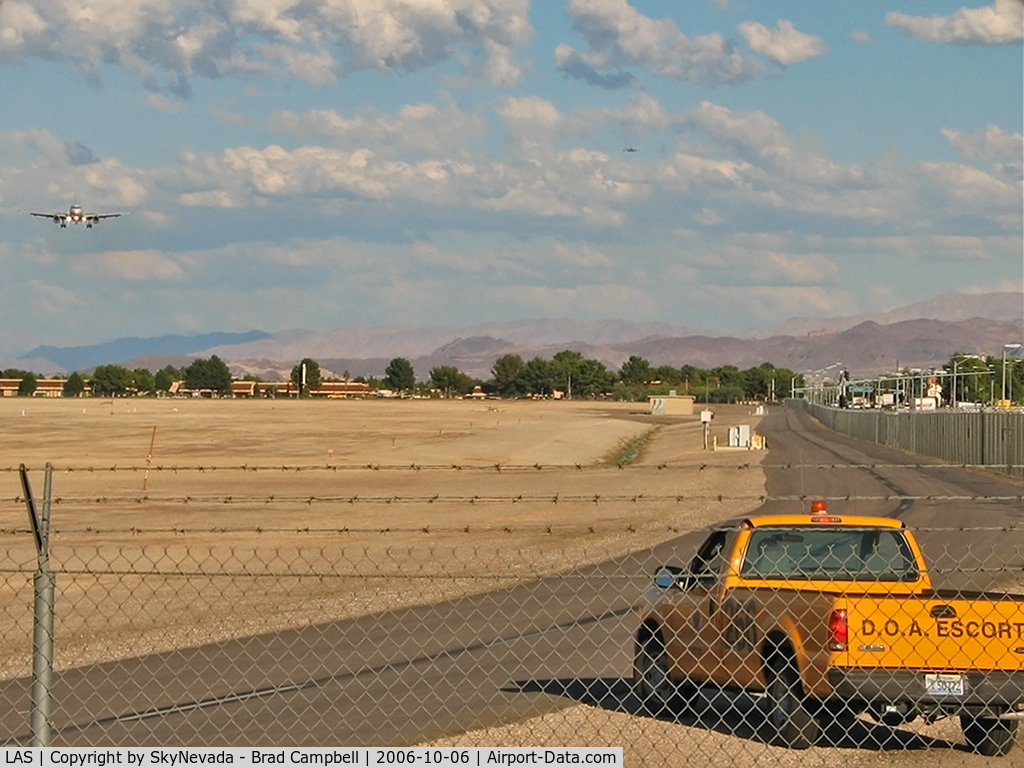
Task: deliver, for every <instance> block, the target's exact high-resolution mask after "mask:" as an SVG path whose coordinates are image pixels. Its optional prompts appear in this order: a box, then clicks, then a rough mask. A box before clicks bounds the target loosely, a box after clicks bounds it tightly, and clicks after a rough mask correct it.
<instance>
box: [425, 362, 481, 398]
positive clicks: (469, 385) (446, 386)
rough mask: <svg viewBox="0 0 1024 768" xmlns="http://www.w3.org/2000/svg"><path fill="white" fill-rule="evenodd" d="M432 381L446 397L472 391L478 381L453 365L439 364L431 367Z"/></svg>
mask: <svg viewBox="0 0 1024 768" xmlns="http://www.w3.org/2000/svg"><path fill="white" fill-rule="evenodd" d="M430 383H431V384H433V385H434V387H436V388H437V389H439V390H441V391H442V392H444V394H445V397H453V396H455V395H465V394H467V393H468V392H472V391H473V386H474V384H475V383H476V382H475V381H474V380H473V379H472V378H470V377H469V376H467V375H466V374H465V373H463V372H462V371H460V370H459V369H458V368H456V367H455V366H453V365H439V366H437V367H436V368H431V369H430Z"/></svg>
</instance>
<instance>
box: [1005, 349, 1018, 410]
mask: <svg viewBox="0 0 1024 768" xmlns="http://www.w3.org/2000/svg"><path fill="white" fill-rule="evenodd" d="M1008 349H1020V344H1016V343H1014V344H1003V377H1002V378H1003V382H1002V383H1003V396H1002V400H1003V401H1004V402H1005V401H1006V350H1008Z"/></svg>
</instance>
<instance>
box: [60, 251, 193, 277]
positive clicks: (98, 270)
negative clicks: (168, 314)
mask: <svg viewBox="0 0 1024 768" xmlns="http://www.w3.org/2000/svg"><path fill="white" fill-rule="evenodd" d="M72 269H73V270H74V271H75V272H76V273H77V274H79V275H91V276H98V277H105V278H114V279H117V280H128V281H133V282H134V281H142V280H158V281H165V280H181V279H183V278H184V276H185V273H184V271H183V270H182V268H181V265H179V264H178V263H177V262H175V261H173V260H171V259H169V258H167V257H166V256H164V255H163V254H161V253H159V252H158V251H153V250H149V251H106V252H104V253H97V254H91V255H86V256H83V257H81V258H79V259H76V260H75V261H74V262H73V263H72Z"/></svg>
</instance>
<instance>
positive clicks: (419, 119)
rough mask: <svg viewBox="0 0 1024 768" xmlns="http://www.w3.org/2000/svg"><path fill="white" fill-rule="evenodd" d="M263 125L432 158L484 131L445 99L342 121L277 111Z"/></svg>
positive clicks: (329, 114)
mask: <svg viewBox="0 0 1024 768" xmlns="http://www.w3.org/2000/svg"><path fill="white" fill-rule="evenodd" d="M267 127H268V128H270V130H272V131H278V132H282V133H288V134H290V135H292V136H296V137H298V138H301V139H310V138H315V139H326V140H328V141H329V142H331V144H333V145H334V146H335V147H338V148H353V149H355V148H372V149H373V150H374V151H375V152H380V151H384V150H388V149H390V150H401V151H406V152H427V153H431V154H439V153H445V152H450V153H455V154H457V153H458V151H459V150H460V149H461V148H463V147H464V146H465V145H466V144H467V143H468V142H470V141H471V140H473V139H475V138H478V137H480V136H483V135H484V133H485V132H486V126H485V124H484V121H483V119H482V118H481V117H480V116H479V115H474V114H468V113H465V112H463V111H461V110H460V109H459V108H458V106H457V105H456V104H455V102H454V101H453V100H452V99H451V98H450V97H449V96H447V95H444V96H443V97H442V98H441V100H440V103H439V104H430V103H419V104H407V105H405V106H403V107H401V108H400V109H399V110H398V111H397V112H396V113H394V114H392V115H381V114H378V113H376V112H372V111H366V110H364V111H360V112H359V113H358V114H357V115H355V116H353V117H346V116H344V115H341V114H339V113H338V112H336V111H334V110H333V109H317V110H312V111H310V112H306V113H305V114H302V115H297V114H295V113H294V112H278V113H276V114H275V115H273V116H272V117H271V118H270V120H269V121H268V123H267Z"/></svg>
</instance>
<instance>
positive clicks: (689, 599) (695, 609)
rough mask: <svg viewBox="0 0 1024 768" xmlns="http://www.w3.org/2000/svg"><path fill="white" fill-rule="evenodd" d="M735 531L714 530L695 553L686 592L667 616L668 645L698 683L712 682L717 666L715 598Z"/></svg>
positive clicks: (669, 649)
mask: <svg viewBox="0 0 1024 768" xmlns="http://www.w3.org/2000/svg"><path fill="white" fill-rule="evenodd" d="M735 533H736V532H735V531H734V530H725V529H723V530H718V531H714V532H713V533H712V534H711V535H710V536H708V538H707V539H706V540H705V541H704V543H703V544H702V545H701V546H700V549H698V550H697V555H696V557H694V558H693V560H692V561H691V563H690V567H689V569H688V571H687V574H686V575H687V579H686V582H687V589H686V590H685V592H684V594H683V595H682V596H681V597H680V599H679V602H678V603H676V605H675V606H674V609H673V610H672V612H671V614H670V615H669V616H668V617H667V621H666V624H667V625H668V626H667V628H668V635H669V636H668V637H667V638H666V640H667V645H668V651H669V656H670V658H672V659H674V660H675V663H676V665H677V666H678V667H679V671H680V672H681V673H683V674H685V675H686V676H688V677H691V678H694V679H698V680H708V679H711V674H712V672H713V671H714V670H715V669H716V668H717V667H718V660H717V659H716V658H714V657H713V656H714V653H713V651H714V647H715V644H716V639H717V636H718V633H719V631H720V630H719V627H718V626H716V624H715V616H716V614H717V612H718V608H719V606H718V604H717V601H718V598H719V596H720V594H721V592H722V583H723V580H724V578H725V571H726V568H727V566H728V554H729V553H730V552H731V546H732V542H733V541H734V540H735Z"/></svg>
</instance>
